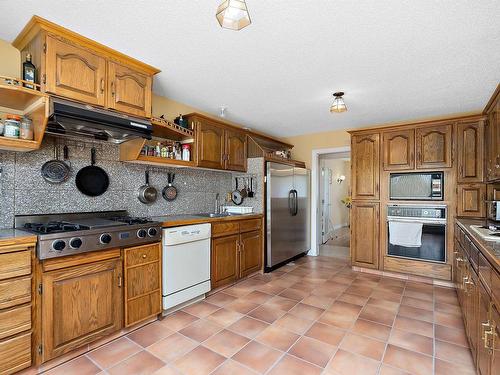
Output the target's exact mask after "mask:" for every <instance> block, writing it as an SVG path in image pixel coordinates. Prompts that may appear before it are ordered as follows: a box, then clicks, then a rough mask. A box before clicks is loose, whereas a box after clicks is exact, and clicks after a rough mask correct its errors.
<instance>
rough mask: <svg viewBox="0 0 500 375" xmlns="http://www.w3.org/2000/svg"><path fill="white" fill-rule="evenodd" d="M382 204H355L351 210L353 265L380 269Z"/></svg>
mask: <svg viewBox="0 0 500 375" xmlns="http://www.w3.org/2000/svg"><path fill="white" fill-rule="evenodd" d="M379 223H380V204H379V203H378V202H353V204H352V209H351V261H352V264H353V265H356V266H360V267H368V268H375V269H377V268H378V265H379V261H378V259H379V235H380V232H379V227H380V225H379Z"/></svg>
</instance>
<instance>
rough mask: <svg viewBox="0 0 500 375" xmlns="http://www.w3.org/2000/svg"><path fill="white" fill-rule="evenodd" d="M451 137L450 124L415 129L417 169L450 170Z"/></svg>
mask: <svg viewBox="0 0 500 375" xmlns="http://www.w3.org/2000/svg"><path fill="white" fill-rule="evenodd" d="M452 135H453V129H452V124H445V125H437V126H426V127H421V128H417V129H416V133H415V138H416V150H417V159H416V166H417V168H418V169H426V168H451V166H452Z"/></svg>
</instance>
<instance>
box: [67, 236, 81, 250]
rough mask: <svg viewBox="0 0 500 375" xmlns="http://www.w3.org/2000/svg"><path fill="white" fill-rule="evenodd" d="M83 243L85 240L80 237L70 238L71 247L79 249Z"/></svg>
mask: <svg viewBox="0 0 500 375" xmlns="http://www.w3.org/2000/svg"><path fill="white" fill-rule="evenodd" d="M82 244H83V241H82V239H81V238H79V237H75V238H72V239H71V240H69V247H71V248H72V249H78V248H79V247H80V246H82Z"/></svg>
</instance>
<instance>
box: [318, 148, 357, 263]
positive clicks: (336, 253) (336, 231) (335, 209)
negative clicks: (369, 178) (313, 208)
mask: <svg viewBox="0 0 500 375" xmlns="http://www.w3.org/2000/svg"><path fill="white" fill-rule="evenodd" d="M318 169H319V177H320V178H319V179H320V181H319V202H318V204H319V210H318V211H319V215H318V216H319V217H318V223H319V225H318V236H317V237H318V240H319V242H318V245H319V254H320V255H323V256H330V257H336V258H340V259H344V260H348V259H349V258H350V250H349V246H350V230H349V220H350V185H351V184H350V175H351V171H350V170H351V160H350V153H349V152H335V153H328V154H321V155H319V158H318Z"/></svg>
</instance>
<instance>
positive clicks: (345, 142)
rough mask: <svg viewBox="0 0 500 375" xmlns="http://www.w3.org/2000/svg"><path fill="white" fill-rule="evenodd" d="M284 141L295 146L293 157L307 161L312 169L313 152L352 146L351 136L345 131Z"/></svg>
mask: <svg viewBox="0 0 500 375" xmlns="http://www.w3.org/2000/svg"><path fill="white" fill-rule="evenodd" d="M284 140H285V142H288V143H291V144H292V145H294V148H293V149H292V157H293V158H294V159H296V160H302V161H305V163H306V166H307V168H311V154H312V150H316V149H321V148H333V147H344V146H349V145H350V144H351V138H350V135H349V133H347V132H346V131H344V130H338V131H331V132H323V133H314V134H306V135H299V136H296V137H289V138H285V139H284Z"/></svg>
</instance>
